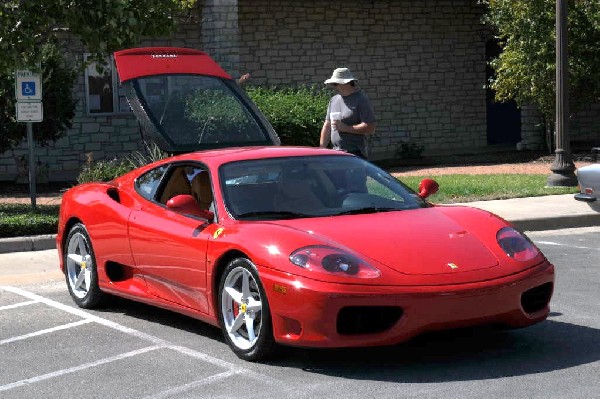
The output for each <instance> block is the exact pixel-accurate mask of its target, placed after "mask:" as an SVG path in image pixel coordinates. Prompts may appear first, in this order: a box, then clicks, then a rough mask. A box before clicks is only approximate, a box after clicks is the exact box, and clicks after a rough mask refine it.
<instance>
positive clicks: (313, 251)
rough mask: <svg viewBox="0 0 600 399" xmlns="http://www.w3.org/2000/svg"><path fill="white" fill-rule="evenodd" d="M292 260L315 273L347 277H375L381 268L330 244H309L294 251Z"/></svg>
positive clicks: (291, 256)
mask: <svg viewBox="0 0 600 399" xmlns="http://www.w3.org/2000/svg"><path fill="white" fill-rule="evenodd" d="M290 262H292V263H293V264H294V265H296V266H300V267H301V268H303V269H306V270H310V271H312V272H315V273H325V274H336V275H340V276H346V277H358V278H375V277H379V270H377V269H376V268H374V267H373V266H371V265H369V264H368V263H367V262H365V261H363V260H362V259H359V258H357V257H356V256H354V255H351V254H349V253H348V252H346V251H342V250H340V249H337V248H333V247H328V246H324V245H323V246H316V245H315V246H308V247H304V248H300V249H297V250H295V251H294V252H292V254H291V255H290Z"/></svg>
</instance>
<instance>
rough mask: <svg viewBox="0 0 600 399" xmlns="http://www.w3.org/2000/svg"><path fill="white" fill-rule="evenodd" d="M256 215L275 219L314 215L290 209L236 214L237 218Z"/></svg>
mask: <svg viewBox="0 0 600 399" xmlns="http://www.w3.org/2000/svg"><path fill="white" fill-rule="evenodd" d="M256 216H264V217H269V218H275V219H294V218H310V217H315V215H308V214H306V213H299V212H291V211H257V212H246V213H242V214H241V215H237V217H238V219H241V218H251V217H256Z"/></svg>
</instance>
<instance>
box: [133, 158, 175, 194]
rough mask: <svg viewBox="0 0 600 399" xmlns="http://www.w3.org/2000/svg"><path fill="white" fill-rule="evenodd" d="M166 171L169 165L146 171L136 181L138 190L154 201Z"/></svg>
mask: <svg viewBox="0 0 600 399" xmlns="http://www.w3.org/2000/svg"><path fill="white" fill-rule="evenodd" d="M166 171H167V166H159V167H158V168H156V169H152V170H150V171H148V172H146V173H144V174H143V175H141V176H140V177H138V178H137V179H136V181H135V189H136V191H137V192H138V193H139V194H140V195H141V196H142V197H144V198H146V199H147V200H150V201H153V200H154V197H155V196H156V191H157V190H158V187H159V186H160V182H161V181H162V179H163V176H164V174H165V172H166Z"/></svg>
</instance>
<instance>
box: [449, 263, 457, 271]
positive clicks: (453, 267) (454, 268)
mask: <svg viewBox="0 0 600 399" xmlns="http://www.w3.org/2000/svg"><path fill="white" fill-rule="evenodd" d="M448 267H449V268H450V269H452V270H456V269H458V265H457V264H456V263H452V262H450V263H448Z"/></svg>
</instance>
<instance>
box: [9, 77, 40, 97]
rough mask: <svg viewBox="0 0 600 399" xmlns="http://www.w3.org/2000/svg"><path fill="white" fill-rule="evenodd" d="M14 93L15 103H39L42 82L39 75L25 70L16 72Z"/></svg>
mask: <svg viewBox="0 0 600 399" xmlns="http://www.w3.org/2000/svg"><path fill="white" fill-rule="evenodd" d="M15 92H16V93H15V94H16V97H17V101H41V100H42V80H41V76H40V74H39V73H33V72H31V71H27V70H21V71H16V73H15Z"/></svg>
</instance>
